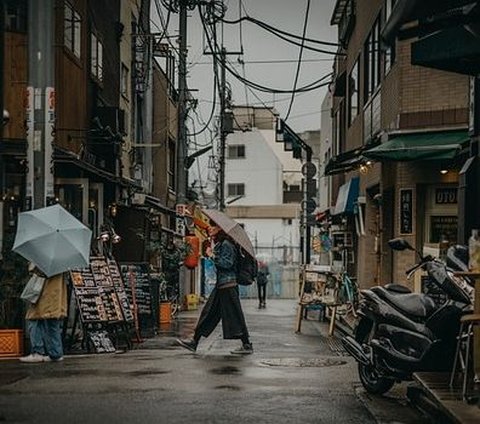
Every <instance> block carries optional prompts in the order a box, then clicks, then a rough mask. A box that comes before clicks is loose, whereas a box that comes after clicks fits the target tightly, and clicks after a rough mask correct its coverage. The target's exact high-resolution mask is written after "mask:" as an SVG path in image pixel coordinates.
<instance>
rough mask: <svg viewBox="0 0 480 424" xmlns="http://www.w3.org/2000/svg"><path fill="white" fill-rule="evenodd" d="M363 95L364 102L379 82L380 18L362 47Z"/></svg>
mask: <svg viewBox="0 0 480 424" xmlns="http://www.w3.org/2000/svg"><path fill="white" fill-rule="evenodd" d="M363 54H364V61H363V72H364V93H363V94H364V96H363V102H364V103H366V102H367V101H368V99H369V98H370V97H371V95H372V94H373V92H374V91H375V89H376V88H377V87H378V85H379V84H380V69H381V60H380V58H381V49H380V19H377V20H376V21H375V23H374V25H373V27H372V31H371V32H370V35H369V36H368V38H367V41H366V42H365V45H364V49H363Z"/></svg>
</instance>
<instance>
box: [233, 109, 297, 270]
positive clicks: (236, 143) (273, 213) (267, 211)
mask: <svg viewBox="0 0 480 424" xmlns="http://www.w3.org/2000/svg"><path fill="white" fill-rule="evenodd" d="M234 116H235V119H234V128H235V132H234V133H233V134H230V135H229V136H228V138H227V146H226V161H225V162H226V163H225V197H226V205H227V213H228V215H229V216H231V217H232V218H234V219H236V220H237V221H238V222H240V223H241V224H243V225H244V227H245V230H246V231H247V233H248V234H249V235H250V238H251V240H252V242H253V243H254V245H255V248H256V250H257V254H258V255H259V256H264V257H272V256H273V257H274V258H276V259H277V260H278V261H279V262H281V263H286V264H289V263H298V262H299V239H300V232H299V231H300V230H299V217H300V200H301V197H300V196H299V195H300V193H301V187H300V182H301V173H300V168H301V161H299V160H297V159H292V155H291V152H284V151H283V143H279V142H276V132H275V124H276V112H275V111H274V110H272V109H268V108H264V107H262V108H254V107H235V108H234ZM289 189H290V190H289ZM289 194H290V196H289ZM296 194H298V196H296V197H295V195H296ZM286 200H291V201H292V202H290V203H285V201H286Z"/></svg>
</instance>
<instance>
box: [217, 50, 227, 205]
mask: <svg viewBox="0 0 480 424" xmlns="http://www.w3.org/2000/svg"><path fill="white" fill-rule="evenodd" d="M225 61H226V51H225V47H223V46H222V51H221V52H220V68H221V69H220V93H219V95H220V152H219V160H218V162H219V164H218V165H219V173H220V178H219V179H220V183H219V185H218V191H219V193H218V194H219V196H218V197H219V209H220V210H221V211H224V210H225V148H226V144H227V133H226V131H225V130H226V128H225V109H226V107H225V105H226V98H225V95H226V93H225V91H226V83H227V82H226V76H225Z"/></svg>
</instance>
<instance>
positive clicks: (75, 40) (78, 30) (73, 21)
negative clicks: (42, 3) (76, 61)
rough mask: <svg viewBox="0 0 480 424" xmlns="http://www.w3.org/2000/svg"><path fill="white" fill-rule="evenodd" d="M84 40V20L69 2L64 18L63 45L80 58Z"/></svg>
mask: <svg viewBox="0 0 480 424" xmlns="http://www.w3.org/2000/svg"><path fill="white" fill-rule="evenodd" d="M81 39H82V19H81V17H80V15H79V14H78V12H76V11H75V9H74V8H73V7H72V5H71V4H70V3H68V2H65V13H64V16H63V44H64V45H65V47H66V48H67V49H68V50H70V51H71V52H72V53H73V54H74V55H75V56H76V57H78V58H80V53H81Z"/></svg>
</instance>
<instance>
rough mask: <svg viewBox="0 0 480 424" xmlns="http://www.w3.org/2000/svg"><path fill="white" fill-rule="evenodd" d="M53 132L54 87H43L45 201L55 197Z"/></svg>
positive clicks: (50, 201)
mask: <svg viewBox="0 0 480 424" xmlns="http://www.w3.org/2000/svg"><path fill="white" fill-rule="evenodd" d="M54 133H55V89H54V88H53V87H47V88H46V89H45V202H46V204H47V205H49V204H51V203H53V199H55V190H54V176H53V168H54V164H53V136H54Z"/></svg>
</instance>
